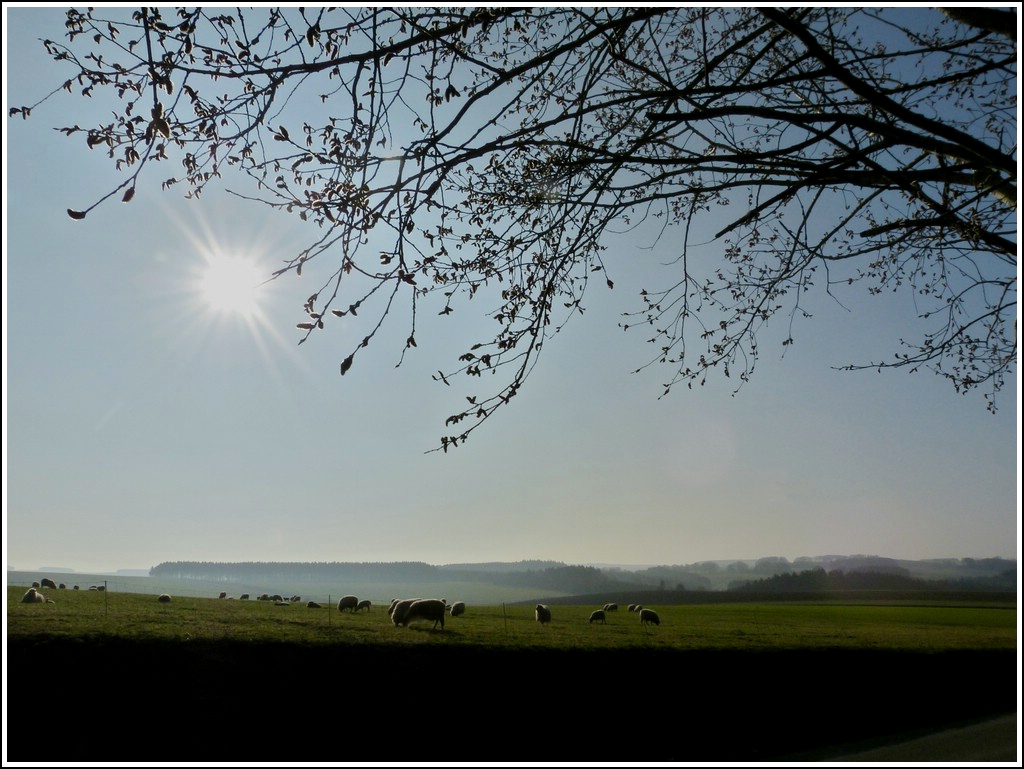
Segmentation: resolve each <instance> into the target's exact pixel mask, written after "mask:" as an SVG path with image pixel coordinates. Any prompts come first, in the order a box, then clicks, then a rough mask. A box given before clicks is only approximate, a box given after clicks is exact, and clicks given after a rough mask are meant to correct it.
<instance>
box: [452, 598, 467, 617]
mask: <svg viewBox="0 0 1024 769" xmlns="http://www.w3.org/2000/svg"><path fill="white" fill-rule="evenodd" d="M448 613H449V614H451V615H452V616H453V617H459V616H461V615H463V614H465V613H466V604H465V603H464V602H463V601H456V602H455V603H453V604H452V605H451V606H449V607H448Z"/></svg>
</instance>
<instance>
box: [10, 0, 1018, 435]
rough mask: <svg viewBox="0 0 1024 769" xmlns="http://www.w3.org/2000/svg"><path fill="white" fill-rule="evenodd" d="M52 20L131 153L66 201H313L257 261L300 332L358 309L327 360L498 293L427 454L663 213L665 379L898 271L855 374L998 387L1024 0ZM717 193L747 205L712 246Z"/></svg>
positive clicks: (1010, 269) (108, 140)
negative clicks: (338, 350)
mask: <svg viewBox="0 0 1024 769" xmlns="http://www.w3.org/2000/svg"><path fill="white" fill-rule="evenodd" d="M65 38H66V40H65V41H64V42H56V41H54V40H47V41H45V46H46V49H47V51H48V52H49V54H50V55H52V57H53V58H54V59H56V60H57V61H59V62H61V63H62V64H64V65H66V66H67V67H68V68H69V70H70V72H71V75H70V77H69V79H68V81H67V83H66V85H65V90H67V91H68V92H70V93H72V94H79V95H82V96H86V97H90V98H91V99H92V100H93V101H96V100H103V104H104V105H109V106H111V107H112V108H113V115H114V117H113V119H112V120H111V121H110V122H109V123H106V124H102V125H96V126H93V127H90V128H82V127H79V126H78V125H72V126H69V127H64V128H61V129H60V130H61V131H62V132H63V133H65V134H67V135H68V136H72V137H79V136H84V139H85V144H86V146H87V147H88V148H89V149H91V150H95V151H102V152H105V153H106V154H107V155H108V157H109V158H110V160H111V162H112V163H113V164H114V166H115V169H116V171H117V172H118V173H119V174H120V175H121V177H120V179H121V180H120V182H119V183H112V187H113V189H111V191H110V193H109V194H108V195H106V196H105V197H103V198H102V199H100V200H97V201H96V202H94V203H93V204H92V205H90V206H88V207H85V208H77V209H69V210H68V213H69V215H70V216H72V217H74V218H76V219H82V218H85V217H86V216H87V214H88V213H89V212H90V211H91V210H92V209H93V208H94V207H95V206H96V205H99V204H100V203H102V202H103V201H105V200H108V199H110V198H112V197H120V199H121V200H122V201H125V202H128V201H130V200H131V199H132V197H133V195H134V194H135V192H136V189H137V188H138V187H139V185H140V184H142V183H144V182H146V183H152V184H154V185H155V184H156V183H157V181H155V180H154V174H155V175H156V177H155V179H156V180H159V184H160V185H161V186H162V187H164V188H170V187H179V186H180V187H183V188H184V189H185V190H186V192H185V194H186V196H188V197H193V198H196V197H199V196H200V195H201V194H202V192H203V191H204V189H205V188H206V187H207V185H209V184H210V183H212V182H220V181H221V180H222V179H226V178H227V177H228V176H229V175H231V177H232V178H233V179H235V180H237V183H240V184H242V185H243V186H241V187H239V188H237V189H232V190H231V191H232V192H233V193H234V194H236V195H239V196H241V197H243V198H246V199H248V200H251V201H253V203H254V204H258V203H261V204H264V205H267V206H270V207H272V208H275V209H280V210H283V211H287V212H290V213H292V214H294V215H296V216H298V217H300V218H301V219H302V220H303V221H305V222H308V223H309V225H310V228H311V236H310V241H309V244H308V246H307V247H305V248H304V249H302V250H301V251H300V252H298V253H295V254H293V255H291V256H290V257H289V258H287V259H286V260H285V261H284V262H283V263H282V265H281V267H280V268H279V269H278V270H277V271H276V272H275V273H274V275H275V277H276V276H281V275H284V274H286V273H294V274H295V275H299V276H302V275H303V274H304V272H305V274H306V279H307V280H310V281H311V283H312V285H311V290H310V293H309V295H308V299H307V300H306V302H305V303H304V307H303V310H304V313H305V316H306V317H305V318H304V320H303V321H302V322H301V323H298V324H297V325H298V330H299V332H300V333H299V342H300V343H301V342H302V341H304V340H305V339H306V338H308V337H309V336H310V335H311V334H314V333H319V332H321V331H322V330H323V329H324V328H325V327H326V326H327V324H329V323H330V322H331V321H332V320H333V319H335V318H339V317H349V318H353V317H358V320H359V322H360V323H364V324H365V325H364V326H363V328H364V330H365V334H364V333H363V332H362V331H361V332H360V336H362V339H361V340H360V341H359V342H358V343H357V344H355V345H353V346H352V347H351V348H350V349H347V350H344V351H343V353H342V355H340V356H339V358H340V373H341V374H342V375H344V374H345V373H346V372H347V371H349V369H350V368H351V367H352V366H353V365H354V364H355V362H356V359H357V357H358V355H359V352H360V350H361V349H362V348H364V347H366V346H367V345H369V344H370V343H371V342H372V341H373V340H374V338H375V337H376V336H377V334H378V332H379V331H380V329H381V328H382V327H383V325H384V323H385V321H386V320H392V321H393V322H397V323H404V324H407V325H408V333H407V334H406V333H405V332H404V331H403V332H402V336H404V337H405V343H404V349H403V350H402V352H401V356H400V359H399V363H401V360H402V359H404V356H405V354H406V352H407V351H408V350H409V349H410V348H413V347H415V346H416V344H417V318H418V317H419V314H420V313H421V312H423V311H425V309H426V308H427V307H428V306H429V312H431V313H432V314H433V313H436V314H438V315H441V316H448V315H456V317H457V312H458V311H459V310H462V309H464V307H465V305H466V303H467V302H468V301H470V300H474V299H475V300H477V301H479V302H483V303H485V304H486V305H487V307H486V309H485V312H486V314H487V315H488V316H489V317H491V318H493V320H494V321H495V323H493V324H491V325H488V326H486V327H480V328H477V329H475V333H477V334H478V339H477V341H476V342H475V343H474V344H472V345H471V346H470V347H469V349H466V350H464V351H462V353H461V355H459V356H458V360H457V363H453V364H452V365H450V366H447V367H444V366H443V367H441V368H440V369H439V370H438V371H437V374H436V375H435V379H436V380H438V381H441V382H444V383H445V384H449V383H450V381H451V379H452V377H453V376H456V375H459V374H462V375H468V376H471V377H482V376H483V375H484V374H494V375H496V376H495V377H494V378H491V379H488V380H487V381H488V382H493V383H496V384H493V385H491V387H490V389H489V390H488V389H486V387H484V388H483V389H484V391H482V392H480V393H478V394H476V395H472V396H469V397H468V399H467V400H468V401H469V405H468V407H466V408H460V409H459V410H457V411H456V413H454V414H452V415H451V416H449V417H448V418H447V420H446V423H445V432H446V433H447V434H446V435H444V436H442V437H441V439H440V445H439V446H438V448H443V449H444V450H447V449H448V448H449V447H451V446H456V445H459V444H461V443H462V442H463V441H465V440H466V438H467V437H468V435H469V434H470V433H471V432H472V431H473V430H475V429H476V428H477V427H479V426H480V425H481V424H482V423H483V422H484V421H486V420H487V419H488V418H489V417H490V416H491V415H492V414H494V413H495V411H496V410H497V409H498V408H500V407H501V406H502V405H504V404H506V403H508V402H509V400H511V399H512V398H513V397H514V396H515V395H516V394H517V393H518V392H519V391H520V388H521V387H522V385H523V384H524V382H525V380H526V379H527V377H528V375H529V373H530V371H531V370H532V368H533V366H534V365H535V363H536V362H537V359H538V356H539V354H540V352H541V350H542V348H543V346H544V344H545V342H546V340H548V339H550V337H551V336H552V334H554V333H556V332H557V331H558V330H559V329H560V328H561V327H562V325H563V324H564V323H565V321H566V320H568V318H570V317H572V316H573V315H574V314H575V313H579V312H583V310H584V305H583V299H584V292H585V291H586V289H587V288H588V286H590V285H591V284H592V281H595V280H597V281H598V282H599V283H600V284H603V285H605V286H607V287H608V288H612V287H613V280H612V277H611V275H610V274H609V270H608V268H609V266H613V265H614V262H613V261H612V260H611V259H610V257H609V256H608V254H607V252H606V251H605V248H606V246H605V245H604V242H605V241H606V236H607V235H608V234H610V233H612V232H621V231H624V230H625V231H629V230H631V229H633V228H637V227H640V226H641V225H643V226H645V227H650V226H654V227H659V228H662V230H661V231H662V232H663V233H667V232H669V230H670V228H674V230H673V232H678V233H679V234H678V236H677V241H678V248H677V249H676V252H675V253H676V256H677V259H678V261H677V266H678V272H677V275H676V279H675V280H674V281H673V282H672V284H671V285H668V286H660V287H659V286H655V287H650V288H649V289H647V290H644V291H643V292H642V294H641V298H640V302H639V303H638V305H637V309H636V311H635V312H631V313H627V314H626V316H625V317H624V318H623V319H622V321H621V323H620V325H621V327H622V328H623V329H625V330H627V331H634V330H639V329H642V332H641V333H642V334H643V335H644V336H645V338H646V339H647V341H649V342H650V343H651V344H652V345H653V350H654V353H653V355H652V356H651V357H650V359H649V362H648V363H647V364H646V366H650V365H654V364H658V365H662V366H664V367H665V369H666V370H667V372H668V375H667V376H666V378H665V389H664V392H668V391H669V390H671V388H672V387H673V386H674V385H676V384H678V383H680V382H686V383H687V384H688V385H692V384H693V383H695V382H697V383H700V384H703V383H704V382H705V381H706V378H707V376H708V374H709V372H711V371H713V370H717V371H719V372H721V373H722V374H723V375H725V376H727V377H735V381H736V382H737V383H738V385H737V386H742V384H743V383H744V382H746V381H747V380H748V379H749V377H750V375H751V374H752V372H753V370H754V368H755V363H756V361H757V359H758V356H759V355H760V350H759V347H758V344H757V337H758V332H759V331H760V330H761V329H762V328H763V327H764V325H765V323H767V322H768V320H769V319H771V318H773V317H775V316H778V315H781V316H782V317H783V318H784V319H785V318H786V316H788V317H789V320H788V321H786V322H787V323H788V325H789V328H790V329H791V330H790V332H789V334H788V336H787V338H786V339H785V340H784V341H783V345H784V346H785V345H788V344H790V343H792V341H793V333H792V329H793V327H794V321H795V320H796V319H798V318H801V317H802V316H805V315H807V313H805V312H804V309H803V305H802V297H803V296H804V295H805V293H806V292H808V291H810V290H812V289H813V290H816V291H822V292H827V294H829V295H831V296H832V297H834V298H835V299H836V301H841V295H842V293H843V292H844V291H852V290H854V289H857V288H862V289H864V290H866V291H868V292H871V293H880V292H886V291H897V292H911V293H913V294H914V295H915V302H916V306H917V307H918V310H919V315H920V320H921V323H920V328H914V329H910V330H909V331H910V333H909V334H908V335H907V337H906V338H904V339H902V340H901V341H900V344H901V347H900V348H899V349H898V350H897V351H896V352H895V353H894V354H893V356H892V357H891V358H890V359H887V360H883V361H866V362H851V363H850V364H849V365H848V366H845V368H850V369H855V368H865V367H878V368H891V367H896V368H900V367H905V368H909V369H911V370H917V369H919V368H922V367H924V368H930V369H932V370H933V371H935V372H936V373H938V374H939V375H941V376H943V377H945V378H947V379H948V380H949V381H950V382H951V383H952V385H953V387H955V388H956V390H957V391H958V392H964V393H966V392H969V391H974V390H976V389H978V388H982V385H984V386H985V387H983V388H982V392H983V393H984V397H985V399H986V401H987V405H988V408H989V409H990V410H993V411H994V410H995V395H996V393H997V392H998V391H999V390H1000V388H1001V387H1002V386H1003V384H1004V378H1005V376H1006V375H1007V374H1008V373H1010V372H1011V371H1012V367H1013V365H1014V363H1015V360H1016V329H1015V326H1014V319H1015V315H1016V248H1017V246H1016V149H1017V148H1016V101H1015V93H1016V60H1017V53H1016V12H1015V11H1013V10H1000V9H992V8H956V9H946V10H937V9H930V8H899V7H893V8H871V9H868V8H857V7H842V8H839V7H825V8H787V9H777V8H745V7H726V8H670V7H651V8H640V7H627V8H521V7H516V8H413V9H397V8H345V7H341V8H333V9H327V8H299V7H292V8H281V9H276V8H257V9H251V10H246V11H244V12H243V11H242V10H233V11H232V12H230V13H229V12H228V9H225V8H209V9H203V8H193V9H170V8H141V9H139V10H136V11H134V12H132V13H129V12H128V11H122V10H120V9H114V8H107V9H89V10H87V11H80V10H70V11H68V12H67V21H66V34H65ZM57 93H59V90H58V92H57ZM53 95H54V94H51V95H50V96H47V97H45V98H44V99H43V100H42V101H45V100H46V99H49V98H51V97H52V96H53ZM39 103H42V102H39ZM35 106H38V104H36V105H33V107H16V108H12V109H11V110H10V114H11V115H12V116H14V115H20V116H21V117H26V118H27V117H28V116H29V115H30V113H31V111H32V109H33V108H34V107H35ZM161 168H163V169H165V170H160V169H161ZM713 210H716V211H728V212H736V211H740V213H739V214H734V213H733V214H730V215H732V219H731V220H730V221H729V222H728V224H726V225H725V226H722V227H719V228H718V229H717V231H715V232H714V233H713V240H712V245H713V247H714V248H715V249H717V253H716V257H717V258H716V259H715V260H714V264H712V265H710V266H708V263H707V260H706V259H701V260H698V259H697V258H696V254H697V250H696V249H697V242H698V241H706V240H708V237H707V235H706V232H705V230H706V225H704V224H702V223H704V222H707V221H710V220H711V218H710V212H711V211H713ZM702 217H703V218H702ZM698 228H700V229H699V230H698ZM698 231H700V232H701V234H700V237H699V238H698V237H697V236H696V233H697V232H698ZM673 242H675V241H673ZM705 248H707V246H706V245H705ZM427 300H433V301H434V303H433V304H432V305H428V304H427ZM400 307H404V308H406V309H405V311H403V312H399V308H400ZM396 315H398V316H400V318H401V319H396V318H395V317H394V316H396ZM646 366H642V367H641V368H645V367H646Z"/></svg>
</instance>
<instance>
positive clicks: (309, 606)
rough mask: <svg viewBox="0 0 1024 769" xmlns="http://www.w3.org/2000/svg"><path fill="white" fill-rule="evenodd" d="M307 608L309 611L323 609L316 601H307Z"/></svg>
mask: <svg viewBox="0 0 1024 769" xmlns="http://www.w3.org/2000/svg"><path fill="white" fill-rule="evenodd" d="M306 608H307V609H322V608H323V607H322V606H321V605H320V604H318V603H317V602H316V601H306Z"/></svg>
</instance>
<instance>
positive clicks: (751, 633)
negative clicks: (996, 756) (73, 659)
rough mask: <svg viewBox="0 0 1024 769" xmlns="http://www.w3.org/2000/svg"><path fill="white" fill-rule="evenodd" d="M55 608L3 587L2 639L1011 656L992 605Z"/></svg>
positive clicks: (105, 603) (105, 595)
mask: <svg viewBox="0 0 1024 769" xmlns="http://www.w3.org/2000/svg"><path fill="white" fill-rule="evenodd" d="M45 592H46V593H47V595H49V596H51V597H52V598H53V600H54V601H55V603H47V604H23V603H20V598H21V595H22V594H23V593H24V589H23V588H21V587H8V589H7V637H8V640H10V639H11V638H14V637H18V636H38V635H47V636H51V637H54V636H70V637H73V636H83V635H84V636H91V637H96V636H100V635H103V636H111V637H117V638H121V639H125V640H136V641H145V640H160V641H173V640H179V641H184V640H198V639H206V640H244V641H249V642H252V641H258V642H264V643H278V642H293V643H318V644H320V643H327V644H334V643H336V644H364V643H375V644H410V643H415V644H420V643H428V644H449V645H459V644H482V645H486V646H507V647H510V648H519V647H541V648H550V649H630V648H643V649H676V650H697V649H719V650H771V649H892V650H897V649H898V650H904V651H946V650H954V649H1015V648H1016V643H1017V612H1016V609H1015V608H992V607H990V606H980V607H971V606H963V605H960V606H944V605H939V606H920V605H870V604H859V605H837V604H815V603H800V604H786V603H764V604H757V603H752V604H735V603H730V604H698V605H670V606H652V607H650V608H654V609H655V610H656V611H657V612H658V615H659V617H660V619H661V624H660V625H659V626H657V627H654V626H642V625H641V624H640V621H639V616H638V615H637V614H633V613H630V612H628V611H626V610H625V608H624V607H623V608H620V609H619V610H618V611H615V612H608V614H607V622H606V623H605V624H601V623H594V624H591V623H589V622H588V618H589V616H590V613H591V611H593V609H594V608H597V607H594V606H553V607H552V612H553V616H552V621H551V623H550V624H548V625H540V624H539V623H538V622H536V620H535V619H534V614H533V609H532V607H529V606H519V605H515V606H512V605H509V606H471V607H469V609H468V611H467V613H466V614H465V615H463V616H461V617H455V618H452V617H448V618H447V620H446V625H445V629H444V630H443V631H441V630H440V629H438V630H437V631H434V629H433V627H432V624H433V623H414V624H413V625H411V626H410V627H408V628H399V627H395V626H394V625H393V624H392V623H391V622H390V621H389V618H388V616H387V613H386V607H385V606H382V605H381V606H374V607H372V608H371V609H370V611H369V612H365V611H364V612H361V613H358V614H351V613H344V614H342V613H340V612H338V611H337V609H336V608H334V607H331V606H328V605H324V606H323V608H320V609H310V608H307V607H306V605H305V601H302V602H300V603H296V604H292V605H289V606H275V605H274V604H273V603H272V602H270V601H254V600H249V601H239V600H222V599H216V598H191V597H178V596H175V597H174V598H173V600H172V602H171V603H169V604H162V603H158V602H157V600H156V598H155V596H153V595H147V594H138V593H115V592H111V591H107V592H97V591H91V590H57V591H55V590H47V591H45Z"/></svg>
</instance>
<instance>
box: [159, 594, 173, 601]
mask: <svg viewBox="0 0 1024 769" xmlns="http://www.w3.org/2000/svg"><path fill="white" fill-rule="evenodd" d="M156 600H158V601H159V602H160V603H170V602H171V597H170V596H169V595H167V593H161V594H160V595H158V596H157V597H156Z"/></svg>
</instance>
